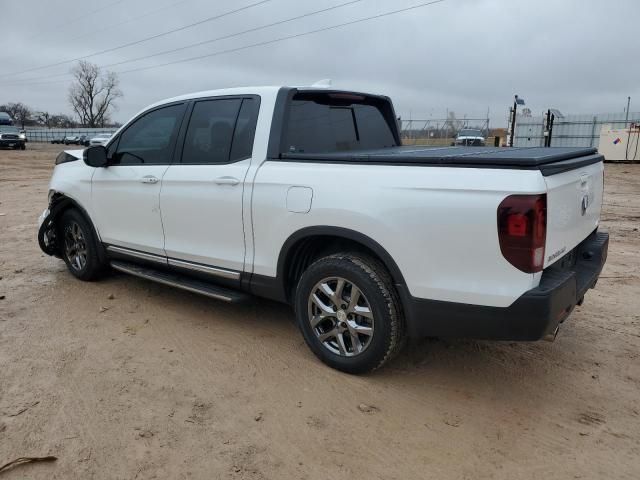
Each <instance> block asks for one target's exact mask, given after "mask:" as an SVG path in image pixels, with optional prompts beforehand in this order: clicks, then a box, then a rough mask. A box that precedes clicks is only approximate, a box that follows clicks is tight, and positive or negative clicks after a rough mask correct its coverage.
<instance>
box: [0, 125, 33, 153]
mask: <svg viewBox="0 0 640 480" xmlns="http://www.w3.org/2000/svg"><path fill="white" fill-rule="evenodd" d="M26 141H27V136H26V135H25V134H24V133H20V130H18V129H17V128H16V127H14V126H11V125H0V147H9V148H14V149H16V150H17V149H20V150H24V149H25V148H26V145H25V143H26Z"/></svg>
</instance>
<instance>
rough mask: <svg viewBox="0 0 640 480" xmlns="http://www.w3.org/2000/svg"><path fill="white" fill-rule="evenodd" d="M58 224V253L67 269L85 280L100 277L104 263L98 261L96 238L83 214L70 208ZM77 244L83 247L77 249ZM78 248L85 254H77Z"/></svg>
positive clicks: (103, 269)
mask: <svg viewBox="0 0 640 480" xmlns="http://www.w3.org/2000/svg"><path fill="white" fill-rule="evenodd" d="M58 225H59V230H58V234H57V236H58V238H59V239H60V253H61V255H62V259H63V260H64V263H66V264H67V268H68V269H69V271H70V272H71V273H72V274H73V276H74V277H76V278H79V279H80V280H84V281H87V282H89V281H93V280H97V279H98V278H100V277H101V276H102V275H103V274H104V272H105V270H106V265H105V264H104V263H103V262H101V261H100V257H99V255H98V248H99V245H98V239H97V238H96V236H95V235H94V233H93V228H92V227H91V225H90V224H89V222H88V221H87V220H86V219H85V217H84V215H82V214H81V213H80V212H79V211H78V210H76V209H75V208H70V209H68V210H65V211H64V212H63V213H62V215H61V217H60V220H59V222H58ZM78 234H79V235H80V236H81V240H79V238H80V237H79V236H78ZM74 239H75V240H76V243H75V245H76V248H75V249H74V248H72V247H71V243H72V242H73V240H74ZM78 245H82V246H83V247H84V248H83V249H82V248H80V249H79V248H78ZM78 250H83V251H84V252H85V254H84V255H81V254H80V255H77V252H78ZM83 257H84V262H83V261H82V258H83Z"/></svg>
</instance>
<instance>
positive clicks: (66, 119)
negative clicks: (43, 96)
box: [50, 113, 76, 128]
mask: <svg viewBox="0 0 640 480" xmlns="http://www.w3.org/2000/svg"><path fill="white" fill-rule="evenodd" d="M50 123H51V127H53V128H73V127H75V126H76V122H74V120H73V118H71V117H70V116H69V115H65V114H64V113H59V114H57V115H53V116H52V117H51V121H50Z"/></svg>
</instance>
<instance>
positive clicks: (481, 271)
mask: <svg viewBox="0 0 640 480" xmlns="http://www.w3.org/2000/svg"><path fill="white" fill-rule="evenodd" d="M602 194H603V158H602V156H601V155H599V154H598V153H597V152H596V150H595V149H591V148H487V147H455V146H454V147H444V148H428V147H416V146H402V142H401V139H400V132H399V129H398V125H397V122H396V116H395V113H394V109H393V105H392V103H391V101H390V99H389V98H388V97H385V96H380V95H370V94H365V93H357V92H351V91H340V90H334V89H330V88H313V87H312V88H291V87H260V88H234V89H227V90H217V91H208V92H200V93H194V94H189V95H183V96H179V97H175V98H171V99H168V100H165V101H162V102H159V103H156V104H154V105H151V106H150V107H148V108H146V109H144V110H143V111H141V112H140V113H139V114H137V115H136V116H135V117H134V118H133V119H131V120H130V121H129V122H128V123H127V124H126V125H124V126H123V127H122V128H120V130H118V132H116V133H115V134H114V135H113V137H112V138H111V139H110V140H109V142H108V143H107V144H106V145H105V146H101V145H98V146H91V147H89V148H87V149H85V150H84V151H83V150H69V151H66V152H63V153H61V154H60V155H59V156H58V158H57V160H56V167H55V170H54V172H53V177H52V179H51V184H50V187H49V205H48V208H47V209H46V210H45V212H44V213H43V214H42V216H41V218H40V224H41V227H40V230H39V234H38V238H39V242H40V246H41V248H42V250H43V251H44V252H45V253H47V254H49V255H55V256H57V257H60V258H62V259H63V260H64V261H65V263H66V264H67V266H68V269H69V271H70V272H71V273H72V274H73V275H74V276H75V277H77V278H79V279H81V280H94V279H96V278H99V277H100V276H101V275H103V274H105V273H106V272H108V271H109V270H117V271H120V272H125V273H127V274H131V275H135V276H137V277H141V278H143V279H147V280H152V281H156V282H160V283H162V284H165V285H168V286H172V287H176V288H181V289H184V290H188V291H190V292H196V293H200V294H203V295H207V296H209V297H212V298H215V299H218V300H221V301H225V302H238V301H244V300H247V298H248V294H252V295H258V296H262V297H266V298H270V299H274V300H278V301H281V302H285V303H288V304H290V305H291V306H292V307H293V309H294V311H295V316H296V319H297V324H298V326H299V328H300V330H301V332H302V335H303V336H304V339H305V341H306V342H307V344H308V346H309V347H310V349H311V350H312V351H313V352H314V353H315V354H316V355H317V356H318V357H319V358H320V359H321V360H322V361H323V362H325V363H327V364H328V365H330V366H332V367H334V368H337V369H340V370H343V371H347V372H352V373H359V372H365V371H369V370H372V369H375V368H377V367H380V366H381V365H383V364H384V363H385V362H386V361H387V360H389V359H390V358H391V357H392V356H393V355H394V354H395V353H397V352H398V351H399V350H400V348H401V347H402V345H403V344H404V342H405V339H407V338H410V337H424V336H433V337H471V338H479V339H497V340H524V341H533V340H539V339H543V338H544V339H553V338H555V335H556V333H557V331H558V327H559V326H560V325H561V324H562V323H563V322H564V321H565V320H566V318H567V317H568V316H569V314H570V313H571V311H572V309H573V308H574V307H575V305H578V304H581V303H582V301H583V299H584V296H585V293H586V292H587V290H588V289H590V288H592V287H594V285H595V283H596V281H597V279H598V276H599V274H600V271H601V269H602V267H603V264H604V262H605V259H606V256H607V247H608V238H609V237H608V234H607V233H605V232H602V231H600V230H599V229H598V226H599V220H600V209H601V205H602Z"/></svg>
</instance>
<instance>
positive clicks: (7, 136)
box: [2, 133, 20, 140]
mask: <svg viewBox="0 0 640 480" xmlns="http://www.w3.org/2000/svg"><path fill="white" fill-rule="evenodd" d="M19 138H20V137H19V136H18V135H13V134H11V133H3V134H2V140H18V139H19Z"/></svg>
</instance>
